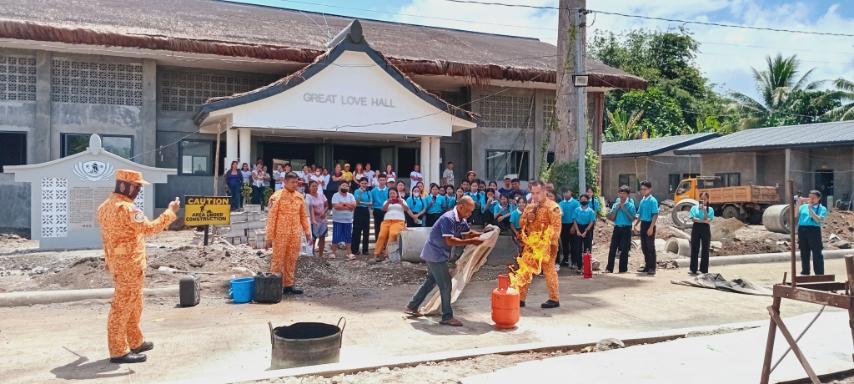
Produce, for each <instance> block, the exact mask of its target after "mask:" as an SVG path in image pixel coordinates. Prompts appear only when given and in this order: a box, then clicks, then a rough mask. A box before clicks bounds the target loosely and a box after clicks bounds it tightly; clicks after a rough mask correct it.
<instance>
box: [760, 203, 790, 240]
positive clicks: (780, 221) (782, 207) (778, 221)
mask: <svg viewBox="0 0 854 384" xmlns="http://www.w3.org/2000/svg"><path fill="white" fill-rule="evenodd" d="M789 209H790V208H789V205H788V204H778V205H772V206H770V207H768V208H765V212H763V213H762V225H764V226H765V229H767V230H769V231H771V232H775V233H784V234H789V233H791V230H792V226H791V223H790V220H789V215H790V213H789Z"/></svg>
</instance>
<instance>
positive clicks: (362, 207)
mask: <svg viewBox="0 0 854 384" xmlns="http://www.w3.org/2000/svg"><path fill="white" fill-rule="evenodd" d="M353 197H355V198H356V210H355V211H354V212H353V239H352V242H351V243H350V251H351V253H352V254H354V255H359V245H361V246H362V253H361V254H362V255H367V254H368V237H369V236H370V227H371V207H373V199H372V198H371V192H370V191H368V178H367V177H362V178H361V179H359V189H357V190H356V191H355V192H353Z"/></svg>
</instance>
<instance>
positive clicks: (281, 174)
mask: <svg viewBox="0 0 854 384" xmlns="http://www.w3.org/2000/svg"><path fill="white" fill-rule="evenodd" d="M273 180H275V181H276V190H277V191H278V190H280V189H282V188H284V187H285V167H284V166H283V165H282V164H277V165H276V171H275V172H273Z"/></svg>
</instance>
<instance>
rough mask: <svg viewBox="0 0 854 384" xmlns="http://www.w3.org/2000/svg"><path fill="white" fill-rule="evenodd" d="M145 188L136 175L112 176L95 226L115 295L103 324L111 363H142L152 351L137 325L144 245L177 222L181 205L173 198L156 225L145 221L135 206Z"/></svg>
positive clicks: (144, 265)
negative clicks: (113, 185)
mask: <svg viewBox="0 0 854 384" xmlns="http://www.w3.org/2000/svg"><path fill="white" fill-rule="evenodd" d="M146 184H148V182H147V181H145V180H144V179H143V178H142V174H141V173H139V172H137V171H131V170H126V169H120V170H118V171H116V188H115V190H114V191H113V193H112V194H111V195H110V197H108V198H107V200H106V201H104V202H103V203H101V205H100V206H99V207H98V223H99V224H100V226H101V240H102V242H103V244H104V261H105V262H106V264H107V270H109V271H110V274H111V275H112V277H113V284H114V285H115V293H114V296H113V303H112V305H111V306H110V315H109V320H108V321H107V343H108V345H109V350H110V362H111V363H115V364H121V363H141V362H144V361H145V360H146V356H145V355H144V354H142V353H143V352H146V351H149V350H151V349H153V348H154V343H152V342H150V341H145V339H144V338H143V336H142V329H140V327H139V320H140V318H141V315H142V303H143V300H142V287H143V285H144V281H145V267H146V259H147V258H146V255H145V241H144V236H151V235H154V234H155V233H158V232H160V231H163V230H164V229H166V227H168V226H169V224H171V223H172V222H173V221H175V219H176V218H177V216H176V212H178V209H179V208H180V200H179V199H178V198H177V197H176V198H175V200H174V201H172V202H171V203H169V209H167V210H165V211H163V213H162V214H160V217H158V218H157V219H155V220H151V221H149V220H148V219H147V218H146V217H145V214H144V213H143V212H142V210H141V209H139V208H138V207H137V206H136V205H135V204H134V199H136V197H137V196H138V195H139V192H140V190H141V189H142V187H143V185H146Z"/></svg>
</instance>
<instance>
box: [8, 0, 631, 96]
mask: <svg viewBox="0 0 854 384" xmlns="http://www.w3.org/2000/svg"><path fill="white" fill-rule="evenodd" d="M0 9H2V10H3V12H2V14H0V38H7V39H17V40H31V41H43V42H59V43H67V44H84V45H97V46H108V47H125V48H139V49H151V50H163V51H172V52H187V53H195V54H210V55H219V56H228V57H243V58H250V59H259V60H282V61H289V62H295V63H304V64H310V63H312V62H314V60H315V59H316V58H317V57H318V56H320V55H321V54H323V52H325V51H326V47H325V43H326V42H327V41H328V40H329V37H330V36H328V35H327V32H328V31H326V32H324V30H323V27H322V26H323V25H326V28H327V29H328V30H335V31H337V30H341V29H343V28H344V27H346V26H347V25H348V24H349V23H350V22H351V21H352V18H348V17H342V16H334V15H319V14H313V13H310V12H300V11H295V10H289V9H282V8H274V7H263V6H257V5H250V4H238V3H229V2H223V1H210V0H182V1H180V2H176V1H170V0H138V1H132V2H128V1H122V0H90V1H86V2H68V1H62V0H40V1H18V0H0ZM363 25H364V28H365V35H366V37H367V38H368V39H369V40H370V41H372V42H373V44H372V45H374V48H375V49H376V50H377V51H379V52H382V53H383V54H384V55H385V56H386V57H387V58H388V60H389V61H390V62H391V63H392V64H394V65H395V66H397V67H398V68H400V69H401V70H402V71H403V72H405V73H406V74H408V75H444V76H462V77H468V78H472V79H473V80H475V81H478V80H490V79H494V80H512V81H537V82H545V83H554V82H555V77H556V76H555V71H554V70H553V68H554V66H555V60H556V59H555V54H556V47H555V46H553V45H551V44H547V43H544V42H541V41H539V40H536V39H530V38H522V37H515V36H502V35H496V34H488V33H478V32H470V31H462V30H454V29H448V28H436V27H426V26H419V25H412V24H403V23H392V22H383V21H376V20H364V21H363ZM587 68H588V74H589V75H590V82H589V85H590V86H593V87H607V88H643V87H645V86H646V81H644V80H643V79H642V78H640V77H637V76H633V75H630V74H628V73H625V72H623V71H620V70H618V69H615V68H611V67H608V66H606V65H604V64H602V63H600V62H598V61H596V60H593V59H590V58H588V60H587Z"/></svg>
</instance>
